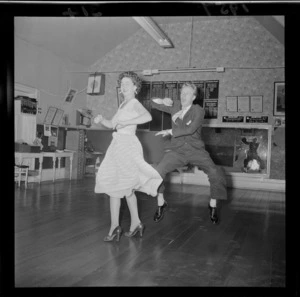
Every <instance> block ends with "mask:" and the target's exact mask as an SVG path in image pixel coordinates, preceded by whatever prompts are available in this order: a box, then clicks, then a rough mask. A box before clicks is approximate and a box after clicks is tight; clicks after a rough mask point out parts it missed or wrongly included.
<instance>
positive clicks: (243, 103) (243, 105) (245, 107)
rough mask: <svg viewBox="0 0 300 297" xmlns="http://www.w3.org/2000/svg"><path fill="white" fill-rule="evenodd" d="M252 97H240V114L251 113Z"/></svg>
mask: <svg viewBox="0 0 300 297" xmlns="http://www.w3.org/2000/svg"><path fill="white" fill-rule="evenodd" d="M249 109H250V96H238V112H249Z"/></svg>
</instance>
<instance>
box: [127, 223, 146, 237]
mask: <svg viewBox="0 0 300 297" xmlns="http://www.w3.org/2000/svg"><path fill="white" fill-rule="evenodd" d="M144 229H145V225H144V224H142V223H139V224H138V225H137V227H136V228H135V229H134V230H133V231H129V232H125V236H127V237H132V236H134V235H135V234H137V233H138V232H140V237H142V236H143V233H144Z"/></svg>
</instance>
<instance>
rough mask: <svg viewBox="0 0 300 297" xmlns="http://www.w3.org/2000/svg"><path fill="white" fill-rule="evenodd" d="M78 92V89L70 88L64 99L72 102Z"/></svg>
mask: <svg viewBox="0 0 300 297" xmlns="http://www.w3.org/2000/svg"><path fill="white" fill-rule="evenodd" d="M76 94H77V90H76V89H69V91H68V93H67V95H66V97H65V100H64V101H65V102H66V103H72V101H73V99H74V98H75V96H76Z"/></svg>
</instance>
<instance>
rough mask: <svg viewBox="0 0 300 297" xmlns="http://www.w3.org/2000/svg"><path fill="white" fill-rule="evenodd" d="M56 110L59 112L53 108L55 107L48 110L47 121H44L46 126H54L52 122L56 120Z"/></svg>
mask: <svg viewBox="0 0 300 297" xmlns="http://www.w3.org/2000/svg"><path fill="white" fill-rule="evenodd" d="M56 110H57V108H56V107H53V106H50V107H49V108H48V111H47V114H46V116H45V119H44V124H46V125H51V124H52V121H53V119H54V116H55V113H56Z"/></svg>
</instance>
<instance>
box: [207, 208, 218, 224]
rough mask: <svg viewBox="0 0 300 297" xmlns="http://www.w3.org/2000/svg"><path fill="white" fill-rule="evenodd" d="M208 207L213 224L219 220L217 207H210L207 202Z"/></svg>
mask: <svg viewBox="0 0 300 297" xmlns="http://www.w3.org/2000/svg"><path fill="white" fill-rule="evenodd" d="M208 209H209V216H210V220H211V221H212V223H213V224H217V223H218V222H219V218H218V213H217V208H216V207H211V206H210V205H209V204H208Z"/></svg>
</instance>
